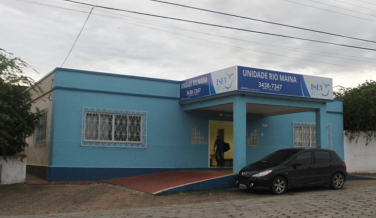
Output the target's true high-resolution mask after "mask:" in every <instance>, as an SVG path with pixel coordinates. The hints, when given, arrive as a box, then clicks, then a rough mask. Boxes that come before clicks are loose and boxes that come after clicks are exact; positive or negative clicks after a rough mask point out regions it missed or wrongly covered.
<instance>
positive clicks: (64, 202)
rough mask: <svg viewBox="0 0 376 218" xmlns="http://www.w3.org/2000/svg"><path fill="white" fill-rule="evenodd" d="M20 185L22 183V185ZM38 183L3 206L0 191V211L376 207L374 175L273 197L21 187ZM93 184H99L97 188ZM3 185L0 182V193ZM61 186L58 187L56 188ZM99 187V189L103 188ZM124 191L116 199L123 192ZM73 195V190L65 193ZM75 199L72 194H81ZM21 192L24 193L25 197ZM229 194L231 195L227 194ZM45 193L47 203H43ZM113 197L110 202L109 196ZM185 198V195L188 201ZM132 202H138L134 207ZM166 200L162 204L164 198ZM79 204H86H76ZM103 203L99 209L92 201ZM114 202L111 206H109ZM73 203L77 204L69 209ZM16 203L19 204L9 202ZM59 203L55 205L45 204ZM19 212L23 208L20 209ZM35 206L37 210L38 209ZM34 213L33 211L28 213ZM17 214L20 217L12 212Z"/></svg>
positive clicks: (321, 213) (76, 214)
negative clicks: (340, 185) (341, 186)
mask: <svg viewBox="0 0 376 218" xmlns="http://www.w3.org/2000/svg"><path fill="white" fill-rule="evenodd" d="M23 185H24V184H23ZM27 187H29V188H30V187H39V188H42V190H34V192H43V196H42V195H40V196H39V197H41V198H35V197H36V196H35V195H25V193H24V198H17V201H18V202H17V203H16V204H13V208H11V205H9V203H8V205H4V200H5V199H8V200H7V201H8V202H9V201H14V200H15V198H13V196H12V195H11V196H10V198H2V195H0V208H2V209H3V208H4V209H6V210H7V211H8V212H13V213H8V214H6V213H4V212H3V210H1V211H0V216H5V218H23V217H30V218H36V217H39V218H81V217H82V218H84V217H85V218H86V217H103V218H107V217H108V218H120V217H137V218H143V217H145V218H146V217H171V218H172V217H175V218H180V217H182V218H184V217H204V218H214V217H216V218H217V217H218V218H221V217H226V218H227V217H255V218H257V217H307V218H311V217H312V218H313V217H321V218H324V217H325V218H327V217H362V218H363V217H372V218H373V217H375V214H376V208H375V207H374V205H376V180H357V181H348V182H346V184H345V188H344V189H343V190H332V189H329V188H313V189H312V188H311V189H299V190H290V191H289V192H288V193H286V194H285V195H282V196H274V195H270V194H268V192H254V191H245V190H239V189H234V190H222V191H217V192H200V193H187V194H175V195H170V196H159V197H155V196H152V195H145V194H144V195H143V194H141V193H136V192H132V191H129V190H124V188H119V187H111V188H115V190H113V191H112V192H111V193H109V195H107V197H104V196H103V194H104V193H106V192H108V191H109V189H107V188H108V187H110V186H109V185H103V184H102V185H84V186H27ZM47 187H50V188H51V187H52V188H59V189H60V190H59V189H55V190H54V191H57V190H59V194H56V195H52V196H50V195H49V194H52V193H51V192H46V190H45V188H47ZM69 187H70V188H74V187H90V189H88V190H85V191H78V190H75V191H74V192H67V191H68V189H67V188H69ZM97 187H100V188H99V189H98V188H97ZM2 188H3V187H0V193H2V191H3V189H2ZM61 188H64V189H61ZM103 188H104V189H103ZM126 192H128V193H129V195H127V196H126V197H123V198H120V196H122V195H123V194H124V193H126ZM71 194H73V195H71ZM82 194H84V196H81V197H82V199H81V200H80V201H78V199H77V198H76V197H77V196H78V195H82ZM25 196H27V197H25ZM230 196H231V197H230ZM46 198H47V199H48V200H50V202H45V200H46ZM114 199H116V201H114ZM188 199H189V200H188ZM135 201H138V202H139V205H138V206H135V204H134V203H135ZM166 202H167V203H166ZM30 203H33V205H32V206H33V212H32V213H31V212H30V211H25V210H24V208H25V207H28V204H30ZM83 204H85V205H86V207H82V206H83ZM103 204H106V207H101V208H99V207H98V205H103ZM114 204H117V207H109V206H111V205H112V206H113V205H114ZM73 205H79V206H81V207H79V208H78V207H76V208H75V210H72V208H71V207H72V206H73ZM15 206H19V207H15ZM56 206H60V208H59V210H58V211H56V210H51V208H53V207H56ZM20 209H21V211H23V213H20ZM41 209H42V210H43V211H41ZM32 214H35V215H32ZM14 215H20V216H14Z"/></svg>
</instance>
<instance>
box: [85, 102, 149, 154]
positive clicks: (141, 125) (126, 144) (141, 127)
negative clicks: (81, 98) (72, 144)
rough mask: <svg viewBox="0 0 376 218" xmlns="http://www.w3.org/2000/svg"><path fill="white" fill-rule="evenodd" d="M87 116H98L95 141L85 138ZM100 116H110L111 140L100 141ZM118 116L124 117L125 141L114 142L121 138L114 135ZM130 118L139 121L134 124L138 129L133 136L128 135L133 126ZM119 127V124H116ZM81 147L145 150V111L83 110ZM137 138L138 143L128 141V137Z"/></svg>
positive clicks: (86, 108)
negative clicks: (125, 120) (135, 118)
mask: <svg viewBox="0 0 376 218" xmlns="http://www.w3.org/2000/svg"><path fill="white" fill-rule="evenodd" d="M87 114H97V115H98V120H97V122H98V124H96V125H98V127H97V128H98V129H97V131H96V134H94V135H95V136H96V139H92V138H90V137H88V136H87V129H86V128H87ZM101 115H102V116H103V115H110V116H111V119H110V120H111V121H110V122H111V125H110V128H111V129H110V131H111V137H110V138H111V140H101V139H100V138H101V135H102V134H101V132H100V129H99V128H100V117H101ZM117 115H120V116H121V117H126V119H127V122H126V125H127V126H126V129H127V130H126V131H123V132H125V133H126V134H125V135H126V137H127V138H126V141H124V140H116V138H118V137H119V135H120V136H121V134H118V135H116V131H117V130H116V128H117V126H116V125H115V124H116V116H117ZM130 117H138V118H137V119H139V120H138V121H137V124H136V126H137V127H136V128H138V129H137V130H138V131H137V133H136V134H135V135H132V134H129V128H130V125H134V123H133V122H130V121H129V120H130ZM118 125H119V123H118ZM81 129H82V130H81V131H82V132H81V146H89V147H121V148H146V147H147V112H145V111H131V110H117V109H103V108H88V107H84V108H83V113H82V128H81ZM134 136H136V138H139V141H138V140H137V141H135V140H130V137H134Z"/></svg>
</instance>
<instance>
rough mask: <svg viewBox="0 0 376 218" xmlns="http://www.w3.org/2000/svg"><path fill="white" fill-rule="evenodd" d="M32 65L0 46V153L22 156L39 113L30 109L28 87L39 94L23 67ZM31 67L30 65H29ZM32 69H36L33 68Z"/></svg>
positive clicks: (30, 101)
mask: <svg viewBox="0 0 376 218" xmlns="http://www.w3.org/2000/svg"><path fill="white" fill-rule="evenodd" d="M27 67H29V68H32V67H31V66H30V65H29V64H27V63H26V62H24V61H23V60H21V59H20V58H18V57H13V54H12V53H9V52H7V51H5V50H3V49H0V121H1V122H0V156H4V157H5V156H7V155H18V156H24V154H23V152H24V150H25V147H26V146H28V144H27V143H26V138H27V137H29V136H31V135H32V134H33V133H34V130H35V128H36V125H37V124H38V121H39V118H40V112H39V110H37V112H36V113H32V112H31V111H30V109H31V104H32V99H31V94H30V92H29V91H26V89H27V88H31V89H33V90H35V91H36V92H37V93H41V92H42V90H41V89H40V88H39V87H38V86H35V84H34V83H35V82H34V80H33V79H31V78H30V77H27V76H25V75H24V71H23V69H24V68H27ZM32 69H33V68H32ZM33 70H34V71H35V69H33Z"/></svg>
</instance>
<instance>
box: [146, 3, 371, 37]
mask: <svg viewBox="0 0 376 218" xmlns="http://www.w3.org/2000/svg"><path fill="white" fill-rule="evenodd" d="M150 1H154V2H158V3H164V4H169V5H174V6H179V7H184V8H189V9H194V10H199V11H205V12H210V13H215V14H221V15H225V16H230V17H236V18H242V19H247V20H253V21H257V22H263V23H268V24H273V25H278V26H283V27H289V28H294V29H299V30H305V31H310V32H315V33H321V34H326V35H331V36H338V37H342V38H348V39H354V40H359V41H364V42H372V43H376V41H372V40H367V39H360V38H355V37H350V36H344V35H340V34H335V33H329V32H324V31H320V30H313V29H308V28H303V27H298V26H292V25H288V24H282V23H276V22H271V21H266V20H260V19H256V18H251V17H245V16H240V15H235V14H229V13H224V12H219V11H213V10H208V9H204V8H198V7H192V6H188V5H182V4H176V3H172V2H166V1H160V0H150Z"/></svg>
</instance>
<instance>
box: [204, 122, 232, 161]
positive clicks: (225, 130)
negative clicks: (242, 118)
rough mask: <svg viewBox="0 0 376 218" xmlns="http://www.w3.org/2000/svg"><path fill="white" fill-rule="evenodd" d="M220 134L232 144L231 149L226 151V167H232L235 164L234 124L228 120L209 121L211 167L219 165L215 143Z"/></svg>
mask: <svg viewBox="0 0 376 218" xmlns="http://www.w3.org/2000/svg"><path fill="white" fill-rule="evenodd" d="M217 135H219V136H220V137H221V138H222V139H223V141H225V142H227V143H229V144H230V150H229V151H227V152H225V153H224V159H225V161H224V167H231V168H232V165H233V150H234V143H233V136H234V126H233V123H232V122H227V121H212V120H211V121H209V167H213V168H215V167H219V166H218V165H219V164H217V161H216V160H215V151H214V143H215V140H216V138H217Z"/></svg>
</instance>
